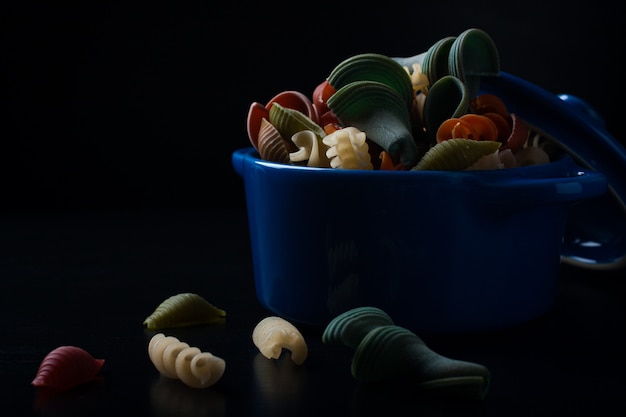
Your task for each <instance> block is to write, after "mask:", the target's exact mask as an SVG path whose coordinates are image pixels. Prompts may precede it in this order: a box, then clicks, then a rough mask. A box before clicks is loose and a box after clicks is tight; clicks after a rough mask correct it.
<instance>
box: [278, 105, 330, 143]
mask: <svg viewBox="0 0 626 417" xmlns="http://www.w3.org/2000/svg"><path fill="white" fill-rule="evenodd" d="M269 121H270V123H271V124H272V125H273V126H274V127H275V128H276V130H278V131H279V132H280V134H281V136H282V137H283V138H285V139H286V140H291V137H292V136H293V135H295V134H296V133H298V132H302V131H303V130H310V131H312V132H313V133H315V134H316V135H317V136H318V137H319V138H320V139H321V138H323V137H324V136H326V133H325V132H324V129H322V127H321V126H320V125H318V124H317V123H315V122H314V121H313V119H311V118H310V117H309V116H307V115H306V114H304V113H302V112H300V111H298V110H295V109H290V108H287V107H283V106H281V105H280V104H278V103H272V107H270V120H269Z"/></svg>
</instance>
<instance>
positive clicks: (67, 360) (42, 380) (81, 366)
mask: <svg viewBox="0 0 626 417" xmlns="http://www.w3.org/2000/svg"><path fill="white" fill-rule="evenodd" d="M103 364H104V359H96V358H94V357H93V356H92V355H91V354H90V353H89V352H87V351H86V350H84V349H81V348H79V347H76V346H60V347H58V348H56V349H54V350H52V351H51V352H50V353H48V354H47V355H46V357H45V358H44V359H43V360H42V361H41V364H40V365H39V369H38V370H37V374H36V376H35V379H33V381H32V382H31V384H32V385H34V386H36V387H50V388H54V389H56V390H59V391H65V390H67V389H70V388H73V387H75V386H77V385H80V384H84V383H86V382H89V381H91V380H93V379H94V378H95V377H96V375H97V374H98V372H100V369H101V368H102V365H103Z"/></svg>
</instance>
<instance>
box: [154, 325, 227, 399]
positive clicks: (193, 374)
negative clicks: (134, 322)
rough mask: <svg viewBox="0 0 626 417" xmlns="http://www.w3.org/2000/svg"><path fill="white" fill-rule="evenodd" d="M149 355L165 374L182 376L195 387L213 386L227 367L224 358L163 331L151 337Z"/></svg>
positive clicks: (178, 377)
mask: <svg viewBox="0 0 626 417" xmlns="http://www.w3.org/2000/svg"><path fill="white" fill-rule="evenodd" d="M148 356H149V357H150V360H151V361H152V363H153V364H154V367H155V368H156V369H157V370H158V371H159V372H160V373H161V374H162V375H164V376H166V377H168V378H172V379H180V380H181V381H182V382H183V383H184V384H186V385H188V386H190V387H192V388H207V387H210V386H211V385H213V384H215V383H216V382H217V381H218V380H219V379H220V378H221V377H222V375H223V374H224V370H225V368H226V362H225V361H224V359H222V358H219V357H217V356H214V355H213V354H211V353H209V352H202V351H201V350H200V349H198V348H197V347H190V346H189V345H188V344H187V343H185V342H181V341H180V340H178V339H177V338H176V337H174V336H165V335H164V334H163V333H157V334H155V335H154V336H152V339H150V343H149V344H148Z"/></svg>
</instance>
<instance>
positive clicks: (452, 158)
mask: <svg viewBox="0 0 626 417" xmlns="http://www.w3.org/2000/svg"><path fill="white" fill-rule="evenodd" d="M501 145H502V144H501V143H500V142H496V141H478V140H473V139H448V140H444V141H443V142H439V143H437V144H436V145H435V146H433V147H432V148H430V149H429V150H428V152H426V154H425V155H424V156H423V157H422V159H421V160H420V161H419V162H418V164H417V165H416V166H415V167H413V169H412V170H413V171H417V170H440V171H460V170H463V169H465V168H467V167H469V166H470V165H472V164H473V163H474V162H476V161H478V160H479V159H480V158H482V157H483V156H485V155H489V154H492V153H494V152H496V151H497V150H498V149H500V146H501Z"/></svg>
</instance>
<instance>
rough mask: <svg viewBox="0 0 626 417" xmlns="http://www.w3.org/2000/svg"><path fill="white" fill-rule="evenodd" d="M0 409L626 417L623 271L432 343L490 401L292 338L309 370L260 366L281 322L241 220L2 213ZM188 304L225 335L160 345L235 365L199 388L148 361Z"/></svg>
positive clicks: (214, 213)
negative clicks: (269, 319)
mask: <svg viewBox="0 0 626 417" xmlns="http://www.w3.org/2000/svg"><path fill="white" fill-rule="evenodd" d="M0 224H1V230H2V233H0V242H1V246H0V247H1V251H0V274H1V276H2V281H1V282H2V292H1V294H2V295H1V297H2V298H1V300H0V306H2V307H1V308H2V317H3V319H4V326H3V328H4V335H3V342H2V343H1V344H0V371H1V373H0V399H1V404H2V409H3V413H2V414H3V415H7V414H6V412H7V411H11V410H13V411H11V412H12V413H13V414H12V415H20V416H21V415H43V416H55V415H58V416H61V415H62V416H72V415H81V416H82V415H84V416H98V415H107V416H110V415H136V416H139V415H141V416H149V415H154V416H166V415H176V416H226V415H273V416H278V415H315V416H319V415H324V414H328V413H337V414H338V415H362V414H367V412H368V411H371V410H375V409H377V407H384V409H386V410H389V412H388V414H405V415H407V414H409V413H410V414H411V415H420V416H440V415H441V416H444V415H445V416H465V415H467V416H505V415H506V416H517V415H520V416H522V415H523V416H529V415H533V416H541V415H545V416H548V415H550V416H556V415H558V416H576V415H581V416H582V415H587V416H588V415H594V416H609V415H615V416H623V415H625V414H624V413H625V411H626V395H625V394H624V393H625V392H626V376H625V375H626V359H625V355H624V352H626V349H625V348H626V344H625V341H624V329H626V326H625V324H626V279H624V271H623V270H621V271H590V270H581V269H577V268H574V267H570V266H567V265H563V266H562V268H561V276H560V277H559V292H558V297H557V300H556V302H555V304H554V307H553V308H552V309H551V310H550V311H549V312H548V313H547V314H545V315H544V316H543V317H541V318H539V319H536V320H534V321H532V322H530V323H526V324H523V325H521V326H516V327H514V328H508V329H503V330H500V331H495V332H489V333H484V334H469V335H438V336H435V335H431V336H430V337H428V338H426V337H423V338H424V339H425V340H424V341H425V342H426V344H427V345H428V346H429V347H430V348H431V349H433V350H435V351H436V352H438V353H440V354H443V355H445V356H448V357H451V358H456V359H462V360H467V361H473V362H478V363H481V364H483V365H485V366H487V367H488V368H489V370H490V372H491V375H492V383H491V386H490V388H489V391H488V393H487V396H486V398H485V399H484V400H482V401H464V400H463V401H461V400H458V399H452V398H446V397H443V398H440V397H435V396H431V395H426V394H423V393H421V394H420V393H419V392H417V390H415V389H414V388H412V387H411V386H410V385H406V384H394V383H393V382H390V383H387V384H373V385H371V384H363V383H359V382H358V381H356V380H355V379H354V378H353V377H352V375H351V372H350V363H351V356H352V351H350V350H349V349H348V348H346V347H343V346H328V345H325V344H323V343H322V340H321V334H322V332H323V329H320V328H312V327H307V326H298V327H299V329H300V331H301V332H302V334H303V336H304V337H305V339H306V341H307V344H308V346H309V356H308V357H307V360H306V362H305V363H304V364H303V365H301V366H295V365H294V364H293V363H292V362H291V360H290V358H289V356H288V353H285V351H283V353H284V354H283V355H282V356H281V358H280V359H278V360H268V359H266V358H265V357H263V356H261V354H260V353H259V351H258V349H257V348H256V347H255V345H254V344H253V342H252V339H251V334H252V331H253V328H254V326H255V325H256V324H257V323H258V322H259V321H260V320H261V319H263V318H264V317H266V316H268V315H272V313H271V312H270V311H267V310H266V309H264V308H263V307H262V306H261V305H260V304H259V303H258V301H257V299H256V296H255V292H254V282H253V271H252V260H251V253H250V246H249V245H250V243H249V238H248V230H247V217H246V212H245V210H243V209H233V210H229V209H224V210H206V211H203V210H196V211H189V210H172V211H167V210H161V211H150V212H148V211H146V212H140V211H135V212H115V211H108V212H95V211H93V212H88V211H83V212H80V211H79V212H49V213H4V214H2V216H1V217H0ZM182 292H193V293H197V294H199V295H201V296H203V297H204V298H205V299H207V300H208V301H209V302H211V303H213V304H215V305H216V306H218V307H220V308H223V309H224V310H226V312H227V317H226V319H225V321H224V322H223V323H221V324H212V325H203V326H198V327H191V328H184V329H178V330H165V331H164V333H166V334H168V335H173V336H176V337H178V338H179V339H180V340H182V341H185V342H187V343H189V344H190V345H191V346H196V347H199V348H200V349H201V350H203V351H208V352H211V353H213V354H214V355H216V356H219V357H221V358H223V359H224V360H225V361H226V370H225V372H224V375H223V376H222V378H221V379H220V380H219V381H218V382H217V383H216V384H215V385H213V386H211V387H210V388H207V389H203V390H197V389H192V388H189V387H187V386H185V385H183V384H182V383H181V382H180V381H176V380H166V379H165V378H163V377H160V375H159V373H158V372H157V371H156V369H155V368H154V366H153V364H152V363H151V362H150V360H149V358H148V355H147V346H148V342H149V340H150V338H151V337H152V335H153V334H155V331H149V330H147V329H145V328H144V326H143V320H144V319H145V318H146V317H147V316H148V315H149V314H150V313H152V311H153V310H154V309H155V308H156V306H157V305H158V304H160V303H161V302H162V301H163V300H165V299H166V298H167V297H169V296H171V295H174V294H178V293H182ZM62 345H74V346H78V347H81V348H83V349H85V350H87V351H88V352H90V353H91V354H92V355H93V356H95V357H97V358H103V359H105V363H104V366H103V368H102V370H101V372H100V374H99V377H98V378H97V379H96V380H94V381H93V382H91V383H88V384H84V385H81V386H78V387H76V388H73V389H71V390H69V391H66V392H64V393H61V394H56V395H50V393H49V392H48V391H47V390H44V389H38V388H35V387H33V386H31V381H32V380H33V378H34V377H35V374H36V372H37V369H38V366H39V364H40V363H41V361H42V359H43V358H44V357H45V355H46V354H48V353H49V352H50V351H51V350H52V349H54V348H56V347H58V346H62Z"/></svg>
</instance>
